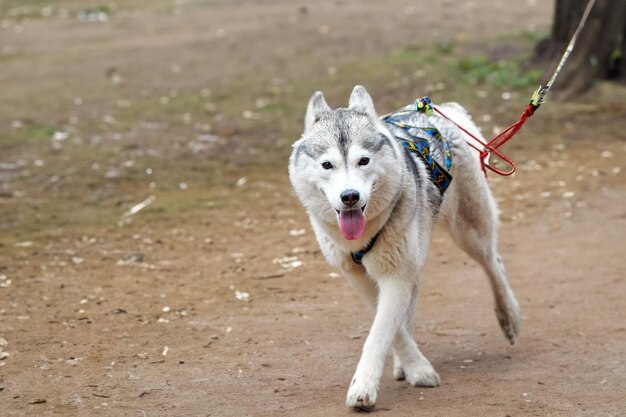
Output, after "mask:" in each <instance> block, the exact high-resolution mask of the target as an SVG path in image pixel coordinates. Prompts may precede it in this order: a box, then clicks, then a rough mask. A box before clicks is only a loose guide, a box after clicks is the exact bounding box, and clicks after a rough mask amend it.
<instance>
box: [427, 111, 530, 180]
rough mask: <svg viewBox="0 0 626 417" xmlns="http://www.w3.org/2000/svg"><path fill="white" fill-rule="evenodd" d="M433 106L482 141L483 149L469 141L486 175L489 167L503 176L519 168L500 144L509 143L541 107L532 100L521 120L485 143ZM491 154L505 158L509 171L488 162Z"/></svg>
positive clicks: (459, 126) (440, 112)
mask: <svg viewBox="0 0 626 417" xmlns="http://www.w3.org/2000/svg"><path fill="white" fill-rule="evenodd" d="M433 108H434V110H435V111H436V112H437V113H439V114H440V115H441V116H442V117H444V118H446V119H448V120H450V121H451V122H452V123H454V124H455V125H456V126H457V127H458V128H459V129H461V130H462V131H463V132H465V134H467V135H469V136H470V137H471V138H473V139H474V140H476V141H477V142H478V143H480V144H481V145H482V149H481V148H479V147H477V146H475V145H474V144H473V143H471V142H469V141H468V142H467V143H468V144H469V145H470V146H471V147H472V148H474V149H476V150H477V151H478V152H479V153H480V165H481V168H482V170H483V172H484V173H485V176H486V175H487V169H489V170H490V171H492V172H495V173H496V174H498V175H502V176H505V177H508V176H509V175H511V174H513V173H514V172H515V170H516V169H517V166H516V165H515V161H513V160H512V159H511V158H509V157H508V156H506V155H504V154H503V153H502V152H500V151H499V150H498V148H499V147H500V146H502V145H504V144H505V143H507V142H508V141H509V140H511V138H512V137H513V136H515V134H516V133H517V132H519V130H520V129H521V128H522V126H524V123H526V120H527V119H528V118H529V117H530V116H532V115H533V114H535V110H537V109H538V108H539V106H535V105H533V103H532V102H531V103H529V104H528V105H527V106H526V109H525V110H524V113H522V115H521V116H520V118H519V120H518V121H517V122H515V123H513V124H512V125H511V126H509V127H507V128H506V129H504V130H503V131H502V132H501V133H499V134H498V135H497V136H496V137H495V138H493V139H491V141H489V143H485V142H483V141H482V140H480V139H478V138H477V137H476V136H475V135H473V134H471V133H470V132H469V131H467V130H466V129H465V128H464V127H463V126H461V125H459V124H458V123H457V122H455V121H454V120H452V119H450V118H449V117H448V116H446V115H445V113H443V112H442V111H441V110H440V109H439V107H436V106H433ZM490 154H492V155H495V156H497V157H498V158H500V159H501V160H503V161H504V162H506V163H507V164H508V165H509V166H510V169H509V170H508V171H503V170H501V169H498V168H496V167H492V166H491V165H489V164H488V163H487V162H486V159H487V157H488V156H489V155H490Z"/></svg>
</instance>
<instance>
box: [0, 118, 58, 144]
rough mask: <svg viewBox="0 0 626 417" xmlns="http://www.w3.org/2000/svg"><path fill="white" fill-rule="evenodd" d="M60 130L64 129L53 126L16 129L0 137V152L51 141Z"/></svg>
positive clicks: (45, 125)
mask: <svg viewBox="0 0 626 417" xmlns="http://www.w3.org/2000/svg"><path fill="white" fill-rule="evenodd" d="M60 130H63V129H62V128H61V127H59V126H56V125H52V124H45V123H32V124H27V125H25V126H23V127H21V128H15V129H13V130H10V131H8V132H7V133H5V134H3V135H0V150H7V148H11V147H14V146H20V145H27V144H30V143H36V142H41V141H43V140H47V139H51V138H52V136H53V135H54V133H55V132H58V131H60Z"/></svg>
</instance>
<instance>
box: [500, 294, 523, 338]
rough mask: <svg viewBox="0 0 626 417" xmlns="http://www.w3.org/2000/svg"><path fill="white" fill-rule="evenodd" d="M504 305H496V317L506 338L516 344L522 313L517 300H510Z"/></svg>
mask: <svg viewBox="0 0 626 417" xmlns="http://www.w3.org/2000/svg"><path fill="white" fill-rule="evenodd" d="M503 304H504V305H496V308H495V310H496V317H497V318H498V323H500V328H501V329H502V332H503V333H504V336H505V337H506V338H507V339H508V341H509V342H510V343H511V344H514V343H515V341H516V340H517V337H518V336H519V333H520V327H521V313H520V308H519V304H517V300H515V298H509V299H508V300H507V302H506V303H503Z"/></svg>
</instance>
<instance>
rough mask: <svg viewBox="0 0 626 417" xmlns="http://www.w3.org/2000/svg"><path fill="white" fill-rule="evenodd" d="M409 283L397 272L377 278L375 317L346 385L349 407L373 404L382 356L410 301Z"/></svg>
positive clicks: (363, 408) (365, 406)
mask: <svg viewBox="0 0 626 417" xmlns="http://www.w3.org/2000/svg"><path fill="white" fill-rule="evenodd" d="M412 287H413V282H412V281H411V280H409V279H407V278H405V277H401V276H396V277H385V278H381V279H380V280H378V288H379V295H378V305H377V307H376V317H375V318H374V323H373V324H372V328H371V330H370V333H369V335H368V336H367V339H366V340H365V345H364V346H363V353H362V354H361V359H360V361H359V365H358V366H357V368H356V372H355V373H354V377H353V378H352V382H351V384H350V388H349V389H348V396H347V399H346V404H347V405H348V406H349V407H354V408H359V409H362V410H369V409H371V408H373V407H374V404H375V403H376V394H377V391H378V382H379V380H380V377H381V375H382V372H383V366H384V363H385V357H386V356H387V352H388V351H389V348H390V346H391V343H392V341H393V339H394V337H395V336H396V333H397V331H398V328H399V327H400V326H401V325H402V323H403V322H404V318H405V316H406V312H407V308H408V307H409V304H410V302H411V289H412Z"/></svg>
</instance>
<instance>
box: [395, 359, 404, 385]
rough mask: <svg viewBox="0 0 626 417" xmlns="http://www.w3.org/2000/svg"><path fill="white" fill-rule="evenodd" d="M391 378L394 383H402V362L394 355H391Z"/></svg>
mask: <svg viewBox="0 0 626 417" xmlns="http://www.w3.org/2000/svg"><path fill="white" fill-rule="evenodd" d="M393 377H394V379H395V380H396V381H404V369H402V361H401V360H400V358H399V357H398V355H396V354H395V353H394V355H393Z"/></svg>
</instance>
